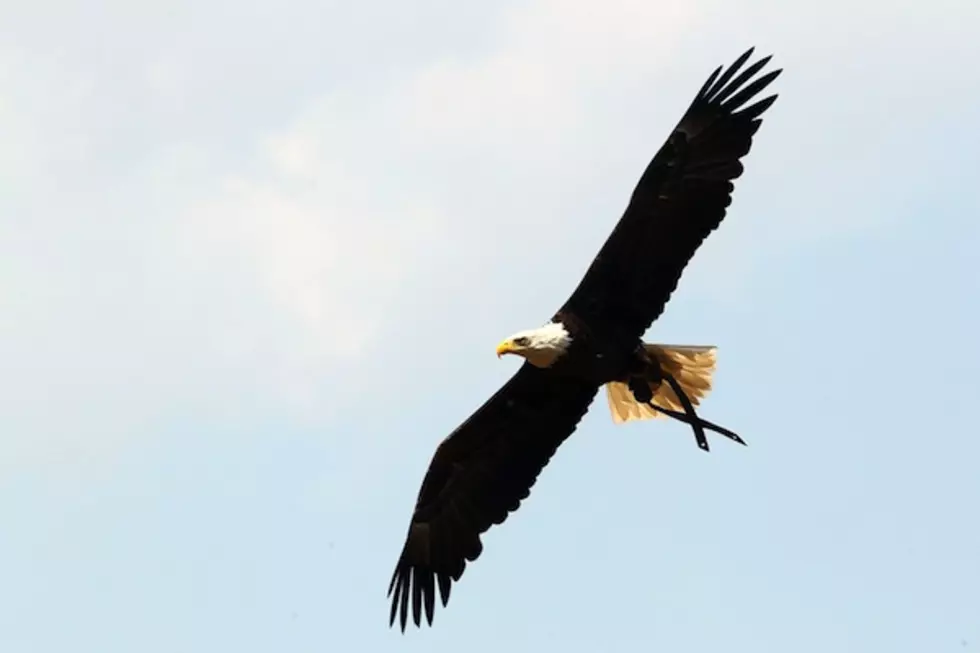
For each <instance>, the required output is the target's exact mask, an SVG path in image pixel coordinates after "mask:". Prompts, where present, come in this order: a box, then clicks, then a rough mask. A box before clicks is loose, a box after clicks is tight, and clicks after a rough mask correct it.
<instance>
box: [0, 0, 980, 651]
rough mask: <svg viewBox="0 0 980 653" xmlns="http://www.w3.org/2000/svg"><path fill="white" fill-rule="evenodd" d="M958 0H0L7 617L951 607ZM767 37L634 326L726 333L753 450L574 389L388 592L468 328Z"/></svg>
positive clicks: (570, 633)
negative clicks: (742, 131)
mask: <svg viewBox="0 0 980 653" xmlns="http://www.w3.org/2000/svg"><path fill="white" fill-rule="evenodd" d="M736 4H737V6H734V5H736ZM977 7H980V5H970V4H969V3H966V2H965V1H963V0H936V1H934V2H931V3H909V2H890V3H885V2H880V1H876V2H867V3H863V4H858V3H853V2H843V1H842V0H831V1H829V2H824V3H819V4H818V5H817V4H814V5H811V6H809V7H806V8H804V5H802V4H799V5H796V8H795V9H794V8H793V5H791V4H790V3H784V2H778V3H777V2H775V1H771V0H748V1H745V2H740V3H727V2H722V1H721V0H694V1H688V0H685V1H684V2H676V3H668V2H648V1H642V0H609V1H608V2H604V3H586V2H580V1H578V0H564V1H559V0H530V1H518V0H508V1H507V2H504V3H498V4H495V5H493V6H491V5H489V4H487V3H467V4H465V5H464V4H460V3H452V2H448V1H445V0H422V1H421V2H418V3H413V4H411V5H409V4H407V3H395V2H392V1H391V0H370V1H366V2H364V3H362V4H359V5H357V4H351V3H340V2H312V1H311V0H291V1H290V2H285V3H272V2H257V3H251V4H245V5H241V4H238V5H229V4H227V3H221V2H217V1H215V0H196V1H195V2H193V3H192V2H170V3H131V2H108V1H104V2H100V3H82V2H66V1H61V2H57V1H54V0H47V1H39V2H35V3H20V4H18V5H16V6H15V5H13V4H11V3H8V4H7V5H4V6H3V8H2V9H0V142H2V143H3V148H2V150H0V361H2V364H0V391H2V392H0V524H2V525H3V528H2V533H3V534H2V536H0V579H2V581H0V651H4V652H5V653H6V652H10V653H64V652H65V651H85V652H92V653H117V652H118V653H134V652H137V651H138V652H139V653H155V652H158V651H159V652H161V653H174V652H176V651H179V652H181V653H184V652H187V653H191V652H193V653H197V652H200V653H213V652H214V651H236V652H239V653H252V652H266V651H276V652H280V651H283V652H284V651H297V652H299V651H310V652H312V651H339V650H342V651H387V650H399V651H423V650H424V651H450V650H452V651H456V650H458V647H459V646H465V647H466V648H467V652H468V653H482V652H483V651H487V652H489V651H493V652H497V651H500V650H502V649H504V648H505V647H506V648H509V649H510V650H515V651H518V650H520V651H523V650H562V651H568V652H572V653H574V652H578V651H581V652H586V651H589V652H591V651H638V650H644V651H647V650H651V651H671V652H672V653H683V652H687V651H690V652H693V653H707V652H713V651H726V653H743V652H744V653H769V652H772V653H784V652H786V651H793V652H794V653H829V652H832V653H838V652H851V651H854V652H860V653H879V652H880V653H941V652H943V651H971V650H975V649H977V648H978V647H980V517H978V516H977V515H978V514H980V510H978V509H977V507H976V505H977V504H978V502H980V462H978V461H980V437H978V436H980V433H978V428H977V426H976V425H975V424H974V423H973V421H972V420H973V419H974V412H975V411H974V409H975V407H976V405H977V397H978V396H980V382H978V380H977V377H976V373H977V371H978V368H980V344H978V339H977V335H976V334H977V333H978V332H980V312H978V303H977V298H978V297H980V272H978V266H977V261H976V259H975V257H976V252H977V251H978V248H980V227H978V221H977V218H978V215H980V200H978V199H977V196H976V192H975V188H976V186H977V179H978V170H980V131H978V130H977V128H976V125H977V124H980V71H978V68H977V65H976V62H977V61H980V41H978V40H977V38H976V34H977V32H978V30H980V8H977ZM752 44H755V45H757V46H758V52H759V53H760V54H765V53H770V52H772V53H774V54H775V59H774V62H773V63H774V65H778V66H781V67H784V69H785V72H784V74H783V75H782V76H781V77H780V78H779V79H778V80H777V82H776V83H775V88H776V90H777V91H778V92H779V93H780V99H779V101H778V102H777V103H776V104H775V105H774V107H773V108H772V109H771V110H770V112H769V114H768V119H767V121H766V123H765V125H764V126H763V128H762V130H761V131H760V133H759V136H758V138H757V140H756V144H755V147H754V149H753V152H752V154H751V155H750V157H749V158H748V160H747V171H746V174H745V176H744V177H743V178H742V180H741V181H740V182H739V184H738V188H737V190H736V194H735V201H734V204H733V207H732V209H731V211H730V213H729V217H728V218H727V219H726V221H725V223H724V225H723V226H722V228H721V230H720V231H719V232H717V233H716V234H714V235H713V236H712V237H711V239H710V240H709V242H708V243H707V244H706V245H705V246H704V247H703V248H702V249H701V251H700V252H699V253H698V256H697V257H696V259H695V261H694V262H693V264H692V265H691V267H690V268H689V269H688V273H687V274H686V275H685V277H684V279H683V280H682V283H681V285H680V288H679V290H678V292H677V293H676V294H675V296H674V298H673V300H672V301H671V303H670V304H669V306H668V310H667V313H666V315H665V316H664V317H663V319H662V320H660V321H659V322H657V323H656V325H655V326H654V328H653V329H652V330H651V333H650V334H649V339H651V340H656V341H661V342H675V343H676V342H683V343H691V344H717V345H719V347H720V352H719V356H720V359H719V372H718V376H717V385H716V390H715V392H714V393H713V394H712V395H711V397H710V398H709V399H708V400H707V402H706V403H705V405H704V408H703V410H702V411H701V412H702V414H703V415H704V416H705V417H706V418H708V419H711V420H713V421H715V422H718V423H720V424H723V425H725V426H728V427H730V428H733V429H734V430H736V431H737V432H739V433H740V434H742V435H743V436H744V437H745V438H746V439H747V440H748V442H749V446H748V447H747V448H742V447H738V446H736V445H733V444H731V443H729V442H727V441H723V439H721V438H713V439H712V444H713V449H712V452H711V453H710V454H707V455H706V454H704V453H703V452H701V451H699V450H698V449H697V447H696V446H695V444H694V440H693V437H692V436H691V434H690V431H689V430H688V429H687V428H686V427H684V426H682V425H679V424H675V423H670V424H668V423H664V422H657V423H646V424H638V425H629V426H624V427H617V426H615V425H613V424H612V423H611V419H610V417H609V412H608V408H607V407H606V405H605V398H604V396H603V395H600V397H599V398H598V400H597V401H596V403H595V404H594V405H593V410H592V412H591V413H590V414H589V415H588V416H587V418H586V419H585V421H584V422H583V424H582V426H581V428H580V430H579V431H578V432H577V434H576V435H575V436H574V437H573V438H572V439H571V440H569V442H568V443H567V444H566V445H565V446H564V447H563V448H562V449H561V450H560V451H559V453H558V455H557V456H556V457H555V458H554V460H553V461H552V464H551V465H549V467H547V468H546V470H545V472H544V473H543V474H542V477H541V479H540V481H539V483H538V484H537V485H536V486H535V488H534V492H533V494H532V496H531V498H530V499H529V500H528V501H527V502H525V504H524V506H523V507H522V508H521V510H520V511H519V512H518V513H516V514H515V515H513V516H512V517H511V518H510V519H509V520H508V521H507V523H506V524H505V525H504V526H502V527H499V528H495V529H494V530H493V531H491V532H490V533H489V535H488V536H486V537H485V540H484V541H485V551H484V554H483V556H482V557H481V559H480V560H479V561H478V562H477V563H475V564H473V565H472V566H470V567H469V568H468V570H467V572H466V575H465V576H464V578H463V580H462V582H460V583H459V585H458V586H457V587H456V588H455V589H454V591H453V599H452V602H451V603H450V606H449V608H448V609H445V610H441V609H440V610H439V612H438V614H437V617H436V622H435V627H434V628H432V629H428V628H426V629H423V631H421V632H417V631H414V630H412V631H410V632H409V633H408V634H406V635H405V636H402V635H401V634H399V633H398V632H397V631H396V630H389V629H388V627H387V616H388V603H387V599H386V597H385V591H386V589H387V585H388V580H389V577H390V574H391V571H392V568H393V565H394V563H395V560H396V558H397V555H398V552H399V550H400V548H401V546H402V541H403V537H404V535H405V528H406V525H407V520H408V518H409V516H410V513H411V509H412V504H413V502H414V499H415V495H416V492H417V490H418V486H419V483H420V481H421V478H422V475H423V473H424V470H425V467H426V465H427V464H428V462H429V457H430V455H431V454H432V451H433V449H434V447H435V446H436V445H437V444H438V442H439V441H440V440H441V439H442V438H443V437H444V436H445V434H446V433H447V432H449V431H450V430H451V429H452V428H453V427H454V426H455V425H456V424H458V423H459V421H461V420H462V419H464V418H465V417H466V416H467V415H468V414H469V413H470V412H471V411H472V410H473V409H474V408H475V407H476V406H478V405H479V403H481V402H482V401H483V400H484V399H485V398H486V397H487V396H488V395H489V394H490V393H491V392H492V391H493V390H494V389H495V388H496V387H497V386H498V385H499V384H500V383H502V382H503V381H504V380H505V379H506V378H507V377H508V376H509V375H510V374H512V373H513V371H514V370H515V369H516V366H517V362H516V361H513V360H503V361H498V360H497V359H496V357H495V356H494V354H493V347H494V345H495V344H496V342H497V341H498V340H499V338H500V337H501V336H504V335H507V334H508V333H511V332H513V331H515V330H517V329H521V328H526V327H530V326H535V325H537V324H539V323H540V322H542V321H543V320H545V319H547V317H548V316H550V315H551V312H552V311H553V310H554V309H555V308H557V306H558V305H559V304H560V303H561V302H562V301H563V300H564V298H565V297H566V296H567V294H568V293H569V292H570V291H571V290H572V288H573V287H574V285H575V284H576V283H577V282H578V279H579V277H580V275H581V274H582V272H583V271H584V269H585V267H586V266H587V265H588V263H589V261H591V259H592V256H593V255H594V254H595V252H596V251H597V250H598V248H599V246H600V244H601V242H602V240H603V239H604V238H605V236H606V235H607V234H608V232H609V230H610V229H611V228H612V226H613V224H614V223H615V220H616V219H617V218H618V217H619V214H620V212H621V210H622V208H623V206H624V204H625V202H626V199H627V198H628V196H629V193H630V192H631V190H632V188H633V185H634V183H635V182H636V179H637V178H638V176H639V174H640V172H641V171H642V169H643V166H644V165H646V162H647V161H648V160H649V158H650V156H652V154H653V153H654V152H655V150H656V149H657V147H659V145H660V143H661V142H662V140H663V138H664V137H665V136H666V134H667V133H668V131H669V129H670V127H671V126H672V125H673V124H674V122H675V121H676V119H677V117H678V116H679V115H680V112H681V111H682V110H683V109H684V107H686V106H687V104H688V102H689V101H690V99H691V96H692V94H693V93H694V92H695V91H696V90H697V89H698V88H699V87H700V85H701V83H702V81H703V79H704V77H705V75H707V74H708V73H709V72H710V71H711V70H712V69H713V68H714V67H715V66H716V65H719V64H723V63H728V62H730V61H731V60H732V59H733V58H734V57H736V56H738V54H740V53H741V52H742V51H743V50H744V48H745V47H747V46H748V45H752ZM377 374H385V375H387V376H386V380H385V385H391V384H394V385H395V386H396V388H397V392H396V393H395V394H394V395H393V396H387V397H384V396H382V395H380V394H378V390H377V387H378V384H377V383H376V382H373V381H372V378H373V377H374V376H375V375H377Z"/></svg>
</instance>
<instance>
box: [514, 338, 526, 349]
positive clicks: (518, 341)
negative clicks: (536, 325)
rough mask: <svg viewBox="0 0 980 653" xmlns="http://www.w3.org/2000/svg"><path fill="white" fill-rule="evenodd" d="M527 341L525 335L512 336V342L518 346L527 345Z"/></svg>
mask: <svg viewBox="0 0 980 653" xmlns="http://www.w3.org/2000/svg"><path fill="white" fill-rule="evenodd" d="M528 342H529V341H528V339H527V337H525V336H521V337H519V338H514V344H515V345H517V346H518V347H527V343H528Z"/></svg>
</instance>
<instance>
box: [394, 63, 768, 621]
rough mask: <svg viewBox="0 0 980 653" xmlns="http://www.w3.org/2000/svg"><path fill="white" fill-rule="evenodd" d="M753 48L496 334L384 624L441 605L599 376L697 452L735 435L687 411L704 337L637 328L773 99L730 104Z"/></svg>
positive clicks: (432, 482) (702, 226)
mask: <svg viewBox="0 0 980 653" xmlns="http://www.w3.org/2000/svg"><path fill="white" fill-rule="evenodd" d="M753 50H754V48H751V49H749V50H748V51H747V52H745V53H744V54H742V55H741V56H740V57H738V59H736V60H735V61H734V62H733V63H732V65H731V66H729V67H728V68H727V69H726V70H724V72H722V71H723V67H721V66H719V67H718V68H717V69H716V70H715V71H714V72H713V73H712V74H711V75H710V76H709V77H708V79H707V80H706V81H705V82H704V84H703V86H702V87H701V89H700V90H699V91H698V93H697V94H696V95H695V97H694V100H693V102H692V103H691V104H690V106H689V107H688V109H687V111H685V113H684V114H683V116H682V117H681V119H680V121H679V122H678V123H677V126H676V127H675V128H674V130H673V131H672V132H671V134H670V136H669V137H668V138H667V140H666V142H665V143H664V144H663V145H662V146H661V148H660V150H659V151H658V152H657V153H656V155H655V156H654V157H653V160H652V161H651V162H650V164H649V165H648V166H647V168H646V170H645V171H644V173H643V175H642V176H641V177H640V179H639V182H638V183H637V185H636V188H635V190H634V191H633V195H632V197H631V198H630V201H629V204H628V205H627V207H626V209H625V212H624V214H623V215H622V217H621V218H620V220H619V222H618V223H617V224H616V226H615V228H614V229H613V231H612V233H611V234H610V236H609V238H608V239H607V240H606V242H605V244H604V245H603V246H602V248H601V250H600V251H599V253H598V255H597V256H596V257H595V260H593V261H592V264H591V265H590V267H589V269H588V271H587V272H586V273H585V276H584V277H583V278H582V280H581V281H580V283H579V285H578V287H577V288H576V289H575V291H574V292H573V293H572V295H571V296H570V297H569V298H568V300H567V301H566V302H565V304H564V305H563V306H562V307H561V308H560V309H559V310H558V312H557V313H555V314H554V316H552V318H551V319H550V321H549V322H548V323H547V324H545V325H544V326H542V327H539V328H536V329H529V330H526V331H520V332H518V333H515V334H514V335H512V336H510V337H508V338H506V339H505V340H504V341H503V342H501V343H500V345H498V347H497V355H498V356H503V355H507V354H512V355H517V356H520V357H523V358H524V362H523V363H522V365H521V367H520V368H519V369H518V371H517V372H516V373H515V374H514V375H513V376H512V377H511V378H510V379H509V380H508V381H507V382H506V383H505V384H504V385H503V386H502V387H501V388H500V389H499V390H498V391H497V392H496V393H495V394H494V395H493V396H492V397H490V399H488V400H487V401H486V403H484V404H483V405H482V406H481V407H480V408H478V409H477V410H476V412H475V413H473V414H472V415H471V416H470V417H469V418H468V419H466V421H464V422H463V423H462V424H461V425H460V426H459V427H457V428H456V430H454V431H453V432H452V433H450V434H449V435H448V436H447V437H446V438H445V439H444V440H443V441H442V442H441V443H440V444H439V446H438V447H437V449H436V451H435V454H434V455H433V457H432V460H431V462H430V464H429V468H428V470H427V471H426V473H425V477H424V479H423V481H422V486H421V489H420V490H419V493H418V497H417V499H416V503H415V509H414V512H413V514H412V519H411V523H410V525H409V529H408V535H407V537H406V540H405V543H404V547H403V548H402V552H401V555H400V557H399V559H398V563H397V565H396V567H395V571H394V574H393V575H392V578H391V583H390V585H389V587H388V596H389V597H390V599H391V612H390V616H389V626H391V625H393V624H394V622H395V618H396V616H400V623H401V630H402V632H404V631H405V625H406V622H407V619H408V615H409V599H411V613H412V618H413V621H414V622H415V625H416V626H417V627H418V626H420V625H421V618H422V611H423V609H424V611H425V617H426V620H427V622H428V624H429V625H430V626H431V625H432V618H433V612H434V608H435V600H436V589H437V588H438V592H439V596H440V598H441V601H442V604H443V606H446V605H447V603H448V601H449V594H450V590H451V588H452V584H453V582H456V581H459V579H460V577H461V576H462V574H463V570H464V569H465V568H466V563H467V562H468V561H469V562H472V561H474V560H476V559H477V558H478V557H479V555H480V553H481V552H482V550H483V544H482V542H481V540H480V537H481V535H482V534H483V533H484V532H486V531H487V530H488V529H489V528H490V527H491V526H492V525H494V524H500V523H502V522H503V521H504V520H505V519H506V518H507V516H508V514H509V513H511V512H513V511H515V510H517V509H518V507H519V506H520V504H521V501H523V500H524V499H526V498H527V497H528V496H529V494H530V491H531V487H532V486H533V485H534V483H535V481H536V480H537V478H538V475H539V474H540V473H541V470H542V469H543V468H544V466H545V465H546V464H547V463H548V461H549V460H550V459H551V457H552V455H553V454H554V453H555V451H556V449H557V448H558V447H559V446H560V445H561V444H562V442H564V441H565V440H566V439H567V438H568V437H569V436H570V435H571V434H572V432H573V431H574V430H575V429H576V427H577V426H578V423H579V421H580V420H581V419H582V417H583V416H584V415H585V413H586V411H587V410H588V409H589V406H590V404H591V403H592V401H593V399H594V398H595V396H596V394H597V393H598V392H599V390H600V388H602V387H603V386H605V389H606V397H607V400H608V402H609V409H610V412H611V414H612V417H613V420H614V421H615V422H617V423H621V422H625V421H630V420H639V419H648V418H655V417H658V416H662V415H666V416H669V417H672V418H674V419H677V420H680V421H682V422H685V423H687V424H689V425H691V427H692V429H693V430H694V435H695V439H696V442H697V444H698V446H699V447H700V448H701V449H703V450H704V451H708V442H707V438H706V436H705V429H707V430H712V431H715V432H718V433H720V434H722V435H724V436H726V437H728V438H730V439H732V440H734V441H735V442H738V443H740V444H743V445H744V444H745V442H744V441H743V440H742V439H741V438H740V437H739V436H738V435H736V434H735V433H733V432H731V431H729V430H728V429H725V428H722V427H720V426H717V425H715V424H712V423H711V422H708V421H706V420H704V419H702V418H701V417H699V416H698V415H697V414H696V412H695V410H694V406H695V405H697V404H698V403H699V402H700V400H701V399H703V397H704V396H705V394H706V393H707V392H708V391H709V390H710V389H711V377H712V374H713V372H714V367H715V350H714V348H713V347H691V346H675V345H658V344H649V343H646V342H644V341H643V340H642V338H643V336H644V333H645V332H646V330H647V329H648V328H649V327H650V325H651V324H652V322H653V321H654V320H655V319H656V318H657V317H658V316H659V315H660V314H661V312H662V311H663V310H664V306H665V305H666V303H667V301H668V299H669V298H670V296H671V294H672V293H673V292H674V290H675V288H676V287H677V283H678V281H679V279H680V277H681V273H682V271H683V270H684V268H685V266H686V265H687V263H688V261H689V260H690V259H691V258H692V257H693V255H694V253H695V251H696V250H697V248H698V247H699V246H700V245H701V243H702V242H703V241H704V239H705V238H706V237H707V236H708V234H710V233H711V232H712V231H714V230H715V229H716V228H717V227H718V226H719V224H720V223H721V221H722V219H723V218H724V217H725V213H726V210H727V208H728V206H729V204H730V203H731V198H732V191H733V189H734V185H733V183H732V181H733V180H734V179H736V178H737V177H739V176H740V175H741V174H742V163H741V159H742V158H743V157H744V156H746V155H747V154H748V152H749V150H750V149H751V146H752V137H753V135H754V134H755V133H756V131H757V130H758V129H759V126H760V125H761V124H762V120H761V116H762V114H763V112H765V111H766V109H768V108H769V107H770V106H771V105H772V103H773V102H774V101H775V100H776V97H777V96H776V95H775V94H773V95H770V96H768V97H765V98H763V99H761V100H759V101H757V102H755V103H754V104H751V105H750V106H747V107H745V108H742V107H743V106H744V105H745V104H746V103H747V102H749V100H751V99H753V98H754V97H755V96H756V95H757V94H758V93H759V92H760V91H762V90H763V89H764V88H766V87H767V86H768V85H769V84H770V83H771V82H772V81H773V80H774V79H775V78H776V77H777V76H778V75H779V73H780V72H782V71H781V69H780V70H774V71H771V72H769V73H766V74H765V75H762V76H760V77H757V78H755V79H753V76H755V75H756V74H757V73H759V71H760V70H762V68H763V67H764V66H765V65H766V63H768V61H769V59H770V58H771V55H770V56H767V57H765V58H763V59H760V60H758V61H757V62H755V63H753V64H752V65H750V66H748V67H746V68H745V69H744V70H742V66H743V65H744V64H745V63H746V61H748V59H749V58H750V57H751V55H752V52H753ZM740 70H741V72H739V71H740Z"/></svg>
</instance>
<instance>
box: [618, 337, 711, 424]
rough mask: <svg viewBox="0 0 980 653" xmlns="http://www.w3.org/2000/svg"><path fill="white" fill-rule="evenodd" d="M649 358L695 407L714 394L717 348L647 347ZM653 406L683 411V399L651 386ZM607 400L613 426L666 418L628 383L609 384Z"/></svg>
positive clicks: (665, 386)
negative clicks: (637, 398) (667, 375)
mask: <svg viewBox="0 0 980 653" xmlns="http://www.w3.org/2000/svg"><path fill="white" fill-rule="evenodd" d="M643 348H644V349H646V351H647V353H648V354H649V355H650V356H653V357H655V358H656V359H657V360H658V361H659V362H660V367H661V368H662V369H663V371H664V372H666V373H668V374H670V375H671V376H673V377H674V378H675V379H676V380H677V382H678V384H680V386H681V389H682V390H683V391H684V392H685V393H686V394H687V396H688V398H689V399H690V400H691V403H692V404H693V405H694V406H697V405H698V404H699V403H700V402H701V400H702V399H704V397H705V396H706V395H707V394H708V392H710V391H711V377H712V375H713V374H714V371H715V362H716V352H717V348H715V347H696V346H688V345H651V344H647V343H644V344H643ZM650 389H651V390H652V391H653V403H654V404H655V405H657V406H660V407H661V408H667V409H668V410H673V411H680V412H683V411H684V407H683V405H682V404H681V401H680V399H679V398H678V397H677V395H676V394H675V393H674V390H673V388H671V387H670V385H669V384H667V383H660V384H659V385H653V384H651V386H650ZM606 398H607V399H608V400H609V411H610V413H612V418H613V422H615V423H617V424H622V423H623V422H629V421H633V420H641V419H656V418H658V417H664V415H663V413H658V412H657V411H655V410H654V409H653V408H650V406H648V405H646V404H644V403H640V402H638V401H637V400H636V398H635V397H634V396H633V393H632V391H630V389H629V386H628V385H627V384H626V383H621V382H613V383H607V384H606Z"/></svg>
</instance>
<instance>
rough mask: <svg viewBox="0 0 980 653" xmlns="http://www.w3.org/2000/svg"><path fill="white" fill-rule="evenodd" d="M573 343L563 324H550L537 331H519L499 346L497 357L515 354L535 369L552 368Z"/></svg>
mask: <svg viewBox="0 0 980 653" xmlns="http://www.w3.org/2000/svg"><path fill="white" fill-rule="evenodd" d="M571 343H572V337H571V335H569V333H568V330H567V329H565V326H564V325H563V324H561V323H560V322H549V323H548V324H546V325H544V326H543V327H538V328H537V329H528V330H526V331H518V332H517V333H515V334H514V335H512V336H510V337H509V338H507V339H506V340H504V341H503V342H501V343H500V344H499V345H497V357H498V358H499V357H501V356H503V355H504V354H515V355H517V356H523V357H524V358H525V359H527V362H529V363H531V364H532V365H534V366H535V367H550V366H551V365H552V364H553V363H554V362H555V361H556V360H558V358H559V357H560V356H561V355H562V354H564V353H565V352H566V351H567V350H568V346H569V345H570V344H571Z"/></svg>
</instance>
